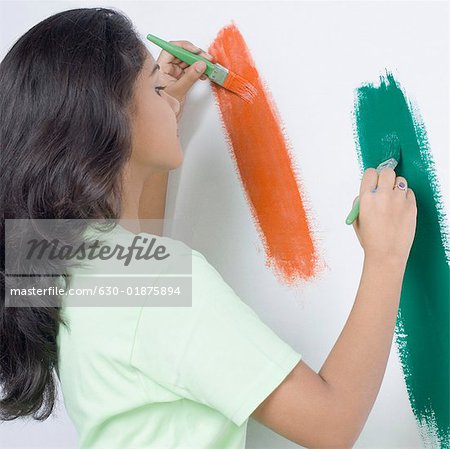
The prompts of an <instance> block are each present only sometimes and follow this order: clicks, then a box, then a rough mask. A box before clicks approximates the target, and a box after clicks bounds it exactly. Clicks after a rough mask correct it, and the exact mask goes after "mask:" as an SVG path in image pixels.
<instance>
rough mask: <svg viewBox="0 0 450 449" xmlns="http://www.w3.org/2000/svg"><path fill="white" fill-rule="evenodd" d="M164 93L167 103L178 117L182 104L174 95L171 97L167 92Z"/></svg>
mask: <svg viewBox="0 0 450 449" xmlns="http://www.w3.org/2000/svg"><path fill="white" fill-rule="evenodd" d="M162 93H163V95H164V97H165V98H166V100H167V102H168V103H169V105H170V107H171V108H172V109H173V112H174V113H175V115H178V113H179V112H180V107H181V106H180V102H179V101H178V100H177V99H176V98H175V97H172V95H169V94H168V93H167V92H164V91H162Z"/></svg>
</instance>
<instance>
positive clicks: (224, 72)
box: [209, 63, 229, 86]
mask: <svg viewBox="0 0 450 449" xmlns="http://www.w3.org/2000/svg"><path fill="white" fill-rule="evenodd" d="M228 74H229V70H228V69H227V68H226V67H223V66H222V65H220V64H218V63H216V64H214V68H213V70H212V71H211V74H210V75H209V79H210V80H211V81H214V82H215V83H216V84H219V85H220V86H223V85H224V84H225V80H226V79H227V76H228Z"/></svg>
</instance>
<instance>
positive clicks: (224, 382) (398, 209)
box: [0, 8, 416, 449]
mask: <svg viewBox="0 0 450 449" xmlns="http://www.w3.org/2000/svg"><path fill="white" fill-rule="evenodd" d="M178 44H180V45H182V46H184V47H185V48H187V49H188V50H191V51H196V52H201V53H202V54H203V56H205V57H207V58H209V59H212V58H211V56H209V55H207V54H206V53H205V52H203V51H202V50H201V49H199V48H197V47H195V46H194V45H193V44H192V43H190V42H186V41H179V42H178ZM204 70H205V67H204V65H203V66H202V65H201V64H198V65H197V64H196V65H195V66H190V67H188V66H187V65H186V64H183V63H181V62H180V61H179V60H177V59H174V58H173V57H172V56H170V55H169V54H167V53H165V52H162V53H161V55H160V56H159V58H158V59H157V60H156V61H155V60H154V59H153V57H152V55H151V54H150V53H149V52H148V50H147V49H146V47H145V45H144V44H143V43H142V41H141V40H140V38H139V35H138V34H137V33H136V32H135V30H134V29H133V26H132V24H131V23H130V21H129V20H128V19H127V18H126V17H125V16H124V15H123V14H121V13H120V12H118V11H115V10H111V9H106V8H83V9H75V10H70V11H64V12H61V13H58V14H55V15H53V16H52V17H49V18H47V19H46V20H44V21H42V22H40V23H39V24H37V25H36V26H34V27H33V28H32V29H30V30H29V31H28V32H27V33H25V34H24V35H23V36H22V37H21V38H20V39H19V40H18V41H17V42H16V43H15V45H14V46H13V47H12V48H11V50H10V51H9V52H8V54H7V55H6V57H5V58H4V59H3V61H2V62H1V65H0V113H1V125H0V149H1V167H2V170H1V175H0V176H1V186H0V187H1V188H0V208H1V211H2V220H1V230H2V233H1V235H2V276H1V279H2V298H1V303H0V306H1V307H0V339H1V340H0V381H1V386H2V398H1V402H0V412H1V417H2V419H3V420H11V419H16V418H19V417H25V416H27V415H31V416H33V417H34V418H36V419H42V420H43V419H46V418H48V417H49V416H50V414H51V412H52V410H53V407H54V403H55V389H56V382H57V378H56V377H55V376H57V377H58V379H59V380H60V382H61V387H62V392H63V396H64V402H65V405H66V408H67V411H68V414H69V416H70V417H71V418H72V420H73V422H74V424H75V426H76V428H77V430H78V432H79V435H80V445H79V447H80V448H81V449H100V448H107V449H115V448H117V449H118V448H120V449H143V448H147V449H150V448H158V449H160V448H167V449H168V448H173V449H175V448H183V449H186V448H195V449H201V448H211V449H222V448H223V449H231V448H233V449H237V448H241V449H242V448H244V446H245V435H246V427H247V422H248V418H249V417H250V416H252V417H253V418H254V419H256V420H258V421H259V422H260V423H262V424H264V425H266V426H268V427H269V428H271V429H273V430H274V431H275V432H277V433H279V434H280V435H283V436H284V437H286V438H288V439H290V440H292V441H294V442H296V443H298V444H300V445H302V446H304V447H320V448H331V447H332V448H348V447H351V446H352V445H353V443H354V442H355V441H356V439H357V438H358V435H359V434H360V432H361V430H362V428H363V426H364V423H365V422H366V419H367V416H368V414H369V412H370V410H371V408H372V405H373V403H374V401H375V399H376V396H377V394H378V391H379V388H380V384H381V381H382V378H383V375H384V372H385V368H386V363H387V360H388V356H389V352H390V347H391V342H392V337H393V331H394V327H395V320H396V315H397V309H398V305H399V298H400V291H401V286H402V279H403V273H404V270H405V266H406V261H407V259H408V255H409V251H410V247H411V245H412V241H413V239H414V233H415V223H416V203H415V197H414V194H413V191H412V190H411V189H406V188H404V187H405V186H406V179H404V178H401V177H396V175H395V172H394V171H393V170H392V169H384V170H383V171H381V173H380V174H379V175H378V173H377V171H376V170H375V169H373V168H370V169H367V170H366V171H365V172H364V175H363V178H362V182H361V188H360V195H359V196H360V215H359V218H358V220H357V221H356V222H355V224H354V228H355V231H356V234H357V237H358V239H359V241H360V243H361V246H362V248H363V250H364V256H365V257H364V265H363V269H362V276H361V282H360V285H359V289H358V292H357V296H356V300H355V303H354V307H353V309H352V311H351V313H350V316H349V318H348V321H347V323H346V325H345V327H344V329H343V330H342V333H341V335H340V336H339V338H338V340H337V342H336V344H335V346H334V347H333V349H332V351H331V352H330V354H329V356H328V358H327V359H326V361H325V363H324V364H323V366H322V368H321V369H320V371H319V372H318V373H316V372H315V371H314V370H312V369H311V368H310V367H309V366H308V365H307V363H306V362H305V361H304V360H302V359H301V355H300V354H298V353H297V352H296V351H294V350H293V349H292V348H291V347H290V346H289V345H288V344H287V343H285V342H284V341H283V340H281V339H280V338H279V337H278V336H277V335H276V334H275V333H273V332H272V331H271V329H270V328H268V327H267V326H266V325H265V324H264V323H263V322H262V321H261V320H260V319H259V318H258V316H257V315H256V314H255V313H254V312H253V311H252V310H251V309H250V308H249V307H248V306H246V304H245V303H244V302H243V301H242V300H241V299H240V298H239V297H237V296H236V294H235V293H234V291H233V290H232V289H231V288H230V287H229V286H228V285H227V284H226V283H225V281H224V280H223V279H222V277H221V276H220V274H219V273H218V272H217V271H216V270H215V269H214V268H213V267H212V266H211V265H210V264H209V263H208V261H207V260H206V259H205V257H204V256H203V255H201V254H200V253H199V252H197V251H195V250H192V251H190V250H189V248H188V247H187V246H182V247H181V251H182V252H183V251H184V255H185V256H186V254H188V255H189V257H192V276H193V286H192V307H187V308H177V307H172V308H171V307H167V308H164V307H162V308H161V307H160V308H155V307H143V306H141V307H110V308H108V307H106V308H105V307H103V308H102V307H85V308H83V307H66V308H63V307H20V308H19V307H8V306H7V300H8V299H10V297H9V296H10V294H9V291H8V285H7V284H8V282H9V281H8V277H7V276H5V264H4V256H5V254H4V253H5V248H6V249H7V247H9V245H11V243H13V244H14V242H19V241H20V238H21V236H20V234H19V233H16V234H15V233H14V230H12V231H10V232H9V234H8V242H6V241H5V219H11V218H28V219H29V218H49V219H64V218H71V219H113V220H117V219H118V220H120V221H121V223H124V221H122V220H125V219H135V220H136V221H134V223H137V222H138V221H137V219H139V218H163V217H164V205H165V195H166V182H167V174H168V172H169V171H170V170H171V169H174V168H176V167H178V166H179V165H180V164H181V163H182V160H183V153H182V150H181V147H180V142H179V140H178V137H177V119H178V118H179V116H180V114H181V111H182V107H183V102H184V100H185V96H186V94H187V92H188V91H189V89H190V88H191V86H192V85H193V84H194V83H195V82H196V81H197V80H198V79H206V78H205V76H204V75H202V73H203V71H204ZM375 187H377V189H376V191H374V188H375ZM84 231H85V230H83V229H80V230H79V232H80V234H83V232H84ZM135 234H141V235H150V234H148V233H146V232H144V231H143V230H142V229H137V228H133V227H128V228H126V227H124V226H120V225H118V226H117V227H116V228H115V230H113V231H112V232H109V233H107V235H108V238H109V239H110V241H111V242H117V241H120V242H125V243H127V242H131V240H132V238H133V237H134V236H135ZM105 235H106V234H105ZM156 235H157V233H156ZM166 242H168V243H170V242H169V240H166ZM6 243H8V245H7V244H6ZM97 268H98V269H100V268H99V267H97ZM95 270H96V268H94V272H95ZM74 273H75V274H76V272H74ZM74 279H75V280H74V282H75V283H76V282H78V281H77V280H76V279H77V277H76V276H74ZM30 282H34V283H36V284H38V283H39V285H42V283H43V282H50V283H51V280H50V281H49V280H47V281H44V280H39V279H33V280H32V281H30Z"/></svg>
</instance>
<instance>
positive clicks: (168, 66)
mask: <svg viewBox="0 0 450 449" xmlns="http://www.w3.org/2000/svg"><path fill="white" fill-rule="evenodd" d="M169 42H170V43H172V44H175V45H178V46H179V47H182V48H184V49H186V50H188V51H191V52H192V53H195V54H197V55H200V56H203V57H204V58H205V59H208V60H209V61H211V62H214V57H213V56H211V55H209V54H208V53H206V52H205V51H204V50H202V49H201V48H199V47H196V46H195V45H194V44H193V43H192V42H189V41H169ZM156 63H157V64H159V66H160V77H161V83H162V84H163V85H164V86H167V87H166V88H165V89H164V91H165V92H166V93H168V94H169V95H171V96H172V97H174V98H176V99H177V100H178V101H179V102H180V111H179V112H178V114H177V120H179V119H180V116H181V113H182V111H183V106H184V101H185V98H186V94H187V92H188V91H189V89H190V88H191V87H192V86H193V85H194V83H195V82H196V81H197V80H199V79H201V80H205V79H207V78H208V77H207V76H206V75H203V72H204V71H205V70H206V64H205V63H204V62H203V61H197V62H196V63H195V64H192V65H189V64H186V63H185V62H183V61H181V60H180V59H178V58H177V57H175V56H173V55H171V54H170V53H169V52H167V51H165V50H162V51H161V53H160V55H159V57H158V59H157V61H156Z"/></svg>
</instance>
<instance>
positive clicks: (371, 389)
mask: <svg viewBox="0 0 450 449" xmlns="http://www.w3.org/2000/svg"><path fill="white" fill-rule="evenodd" d="M398 179H399V178H397V180H398ZM403 179H404V178H403ZM395 181H396V178H395V173H394V171H393V170H392V169H387V171H384V173H383V171H382V172H381V174H380V177H379V180H378V186H379V189H378V192H377V195H374V194H372V193H371V190H372V189H373V187H375V185H376V183H377V178H376V172H375V170H374V169H368V170H366V172H365V174H364V177H363V181H362V185H361V193H360V216H359V218H358V220H357V224H356V225H355V230H356V233H357V236H358V239H359V240H360V242H361V245H362V247H363V249H364V253H365V257H364V265H363V270H362V276H361V281H360V284H359V288H358V292H357V295H356V299H355V303H354V305H353V308H352V310H351V313H350V315H349V317H348V319H347V322H346V324H345V326H344V328H343V330H342V332H341V334H340V336H339V338H338V340H337V341H336V343H335V345H334V347H333V349H332V350H331V352H330V354H329V355H328V357H327V359H326V361H325V363H324V364H323V366H322V368H321V369H320V371H319V373H316V372H314V370H312V369H311V368H310V367H309V366H308V365H307V364H306V363H305V362H304V361H303V360H302V361H300V362H299V363H298V364H297V366H296V367H295V368H294V369H293V370H292V371H291V373H290V374H289V375H288V376H287V377H286V379H285V380H284V381H283V382H282V383H281V384H280V385H279V386H278V388H276V389H275V390H274V391H273V392H272V393H271V394H270V395H269V396H268V397H267V398H266V399H265V400H264V401H263V402H262V403H261V404H260V405H259V406H258V407H257V408H256V410H255V411H254V413H253V414H252V417H254V418H255V419H256V420H258V421H259V422H261V423H262V424H264V425H266V426H268V427H270V428H271V429H272V430H274V431H275V432H277V433H279V434H281V435H283V436H285V437H286V438H288V439H290V440H292V441H294V442H296V443H298V444H301V445H302V446H304V447H307V448H323V449H325V448H329V449H331V448H333V449H347V448H350V447H352V446H353V444H354V442H355V441H356V440H357V438H358V436H359V434H360V432H361V430H362V428H363V426H364V424H365V422H366V420H367V417H368V415H369V413H370V411H371V409H372V406H373V404H374V402H375V399H376V397H377V394H378V391H379V389H380V385H381V382H382V380H383V376H384V372H385V369H386V364H387V360H388V358H389V353H390V348H391V344H392V337H393V332H394V328H395V323H396V317H397V311H398V306H399V300H400V293H401V287H402V281H403V275H404V271H405V268H406V262H407V260H408V255H409V251H410V247H411V244H412V241H413V239H414V233H415V223H416V213H417V209H416V204H415V197H414V194H413V192H412V190H410V189H409V190H408V192H407V193H405V192H403V191H400V190H399V189H397V188H394V189H393V187H392V186H393V185H394V183H395ZM405 182H406V181H405ZM378 193H380V194H379V195H378Z"/></svg>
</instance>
